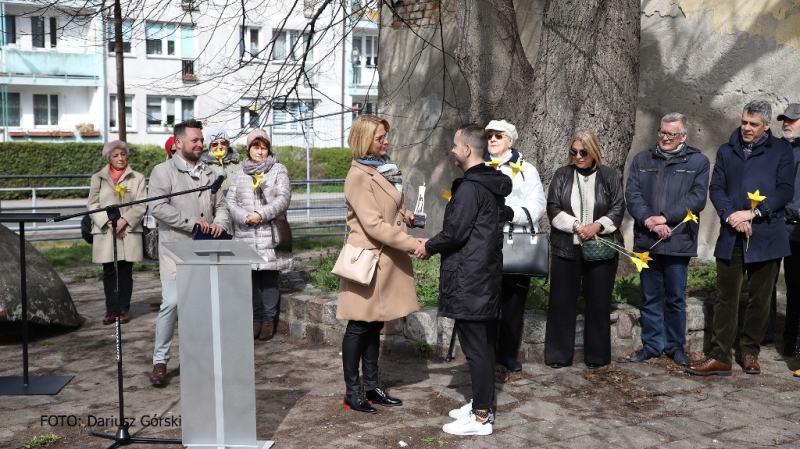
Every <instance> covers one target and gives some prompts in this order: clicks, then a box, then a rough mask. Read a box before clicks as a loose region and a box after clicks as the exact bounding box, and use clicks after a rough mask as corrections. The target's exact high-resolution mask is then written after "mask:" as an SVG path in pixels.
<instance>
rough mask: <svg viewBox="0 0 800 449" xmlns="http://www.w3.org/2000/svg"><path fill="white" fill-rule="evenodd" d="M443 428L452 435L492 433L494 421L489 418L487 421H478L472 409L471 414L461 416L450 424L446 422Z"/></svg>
mask: <svg viewBox="0 0 800 449" xmlns="http://www.w3.org/2000/svg"><path fill="white" fill-rule="evenodd" d="M442 430H443V431H444V432H445V433H449V434H451V435H491V434H492V423H491V421H489V420H486V422H480V421H478V418H476V417H475V415H473V414H472V410H470V414H469V416H465V417H463V418H459V419H457V420H455V421H453V422H451V423H450V424H445V425H444V426H442Z"/></svg>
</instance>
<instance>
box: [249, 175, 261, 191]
mask: <svg viewBox="0 0 800 449" xmlns="http://www.w3.org/2000/svg"><path fill="white" fill-rule="evenodd" d="M250 176H252V177H253V179H255V182H253V183H251V184H250V185H251V186H253V188H254V189H257V188H258V186H260V185H261V181H262V180H263V179H264V173H260V174H259V173H256V174H255V175H250Z"/></svg>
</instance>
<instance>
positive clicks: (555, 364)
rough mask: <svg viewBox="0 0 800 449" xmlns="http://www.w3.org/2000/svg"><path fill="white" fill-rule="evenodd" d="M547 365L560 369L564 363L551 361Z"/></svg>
mask: <svg viewBox="0 0 800 449" xmlns="http://www.w3.org/2000/svg"><path fill="white" fill-rule="evenodd" d="M547 366H549V367H550V368H553V369H561V368H563V367H564V366H565V365H564V364H562V363H551V364H549V365H547Z"/></svg>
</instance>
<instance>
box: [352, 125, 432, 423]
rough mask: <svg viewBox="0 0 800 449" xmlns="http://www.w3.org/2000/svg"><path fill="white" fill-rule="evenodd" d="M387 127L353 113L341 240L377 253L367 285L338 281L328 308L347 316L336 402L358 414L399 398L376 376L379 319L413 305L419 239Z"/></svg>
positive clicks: (406, 311) (405, 311)
mask: <svg viewBox="0 0 800 449" xmlns="http://www.w3.org/2000/svg"><path fill="white" fill-rule="evenodd" d="M389 128H390V127H389V122H387V121H386V120H384V119H382V118H380V117H376V116H374V115H361V116H359V117H358V118H356V119H355V120H354V121H353V126H352V127H351V128H350V137H349V138H348V140H347V142H348V144H349V145H350V150H351V151H352V152H353V162H352V164H351V166H350V171H349V172H348V173H347V178H346V179H345V182H344V198H345V203H346V204H347V225H348V226H349V227H350V232H349V234H348V236H347V241H348V243H350V244H351V245H354V246H358V247H361V248H365V249H367V250H369V251H372V252H373V253H374V254H377V255H379V260H378V267H377V269H376V270H375V277H374V278H373V279H372V283H371V284H370V285H368V286H363V285H360V284H356V283H353V282H350V281H348V280H346V279H342V280H341V281H340V284H339V301H338V307H337V310H336V318H338V319H340V320H348V323H347V329H346V330H345V333H344V338H343V339H342V365H343V370H344V382H345V386H346V394H345V398H344V403H343V406H344V407H345V408H349V409H352V410H356V411H359V412H365V413H376V412H377V410H376V409H375V407H373V406H372V405H371V404H380V405H383V406H399V405H402V404H403V401H401V400H399V399H396V398H394V397H391V396H389V394H388V393H387V392H386V389H385V387H384V385H383V384H382V383H381V381H380V380H379V378H378V350H379V348H380V333H381V329H382V328H383V324H384V322H385V321H390V320H394V319H397V318H401V317H404V316H406V315H408V314H409V313H412V312H415V311H417V310H419V304H418V302H417V294H416V289H415V287H414V275H413V269H412V265H411V257H410V256H409V254H410V253H413V252H414V250H415V249H416V248H417V246H419V243H418V242H417V240H416V239H415V238H414V237H412V236H410V235H409V234H408V232H407V227H411V226H412V223H413V218H414V214H413V212H412V211H408V210H406V209H405V206H404V204H405V197H404V195H403V192H404V190H403V178H402V173H401V171H400V169H399V168H397V166H396V165H395V164H393V163H392V162H391V161H390V160H389V158H388V157H386V147H387V144H388V140H389ZM359 362H360V364H361V371H362V376H361V377H360V378H359Z"/></svg>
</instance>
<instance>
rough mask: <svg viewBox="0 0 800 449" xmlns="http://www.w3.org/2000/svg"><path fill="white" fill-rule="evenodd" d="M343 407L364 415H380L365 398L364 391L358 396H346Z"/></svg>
mask: <svg viewBox="0 0 800 449" xmlns="http://www.w3.org/2000/svg"><path fill="white" fill-rule="evenodd" d="M342 407H344V408H349V409H350V410H355V411H357V412H362V413H378V411H377V410H376V409H375V407H373V406H372V404H370V403H369V401H368V400H367V398H366V397H364V391H363V390H362V391H360V392H359V393H357V394H348V395H345V397H344V403H343V404H342Z"/></svg>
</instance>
